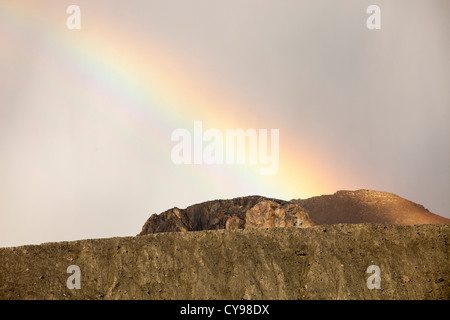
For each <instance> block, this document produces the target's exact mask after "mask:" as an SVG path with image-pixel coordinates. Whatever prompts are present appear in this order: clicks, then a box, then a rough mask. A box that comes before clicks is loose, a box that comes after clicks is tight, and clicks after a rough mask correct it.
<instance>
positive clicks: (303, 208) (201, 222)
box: [139, 190, 450, 235]
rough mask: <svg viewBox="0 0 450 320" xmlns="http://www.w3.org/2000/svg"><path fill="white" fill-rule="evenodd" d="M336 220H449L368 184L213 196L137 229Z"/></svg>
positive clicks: (230, 227)
mask: <svg viewBox="0 0 450 320" xmlns="http://www.w3.org/2000/svg"><path fill="white" fill-rule="evenodd" d="M335 223H380V224H395V225H414V224H440V223H450V219H447V218H444V217H441V216H438V215H435V214H433V213H431V212H429V211H428V210H427V209H425V208H424V207H423V206H421V205H418V204H416V203H414V202H411V201H408V200H406V199H403V198H401V197H399V196H397V195H394V194H391V193H387V192H379V191H372V190H357V191H338V192H336V193H335V194H333V195H324V196H319V197H313V198H310V199H304V200H302V199H295V200H291V201H283V200H278V199H270V198H265V197H261V196H248V197H241V198H235V199H231V200H214V201H208V202H204V203H200V204H195V205H192V206H190V207H188V208H186V209H179V208H173V209H170V210H167V211H165V212H163V213H161V214H153V215H152V216H151V217H150V218H149V219H148V220H147V222H146V223H145V224H144V226H143V227H142V231H141V233H140V234H139V235H145V234H150V233H158V232H176V231H199V230H218V229H228V230H235V229H258V228H273V227H300V228H304V227H310V226H313V225H319V224H335Z"/></svg>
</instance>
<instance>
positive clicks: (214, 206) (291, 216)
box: [139, 196, 314, 235]
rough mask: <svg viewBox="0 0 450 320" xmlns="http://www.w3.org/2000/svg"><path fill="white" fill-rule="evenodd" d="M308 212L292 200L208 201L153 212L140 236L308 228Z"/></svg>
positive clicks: (259, 198) (238, 199) (309, 222)
mask: <svg viewBox="0 0 450 320" xmlns="http://www.w3.org/2000/svg"><path fill="white" fill-rule="evenodd" d="M312 225H314V223H313V222H312V221H311V220H310V219H309V216H308V213H307V212H306V211H305V210H303V208H302V207H300V206H299V205H297V204H295V203H291V202H287V201H282V200H277V199H269V198H265V197H260V196H249V197H241V198H235V199H231V200H216V201H208V202H204V203H200V204H196V205H193V206H190V207H188V208H186V209H179V208H173V209H170V210H167V211H165V212H163V213H161V214H153V215H152V216H151V217H150V218H149V219H148V220H147V222H146V223H145V224H144V226H143V227H142V231H141V233H140V234H139V235H144V234H150V233H158V232H176V231H199V230H219V229H227V230H235V229H258V228H273V227H299V228H302V227H310V226H312Z"/></svg>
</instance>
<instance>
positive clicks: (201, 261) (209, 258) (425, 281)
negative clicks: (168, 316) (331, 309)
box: [0, 224, 450, 299]
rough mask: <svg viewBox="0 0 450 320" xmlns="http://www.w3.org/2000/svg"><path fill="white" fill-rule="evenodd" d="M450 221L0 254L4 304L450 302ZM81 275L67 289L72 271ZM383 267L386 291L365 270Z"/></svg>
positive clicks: (160, 236) (227, 233)
mask: <svg viewBox="0 0 450 320" xmlns="http://www.w3.org/2000/svg"><path fill="white" fill-rule="evenodd" d="M449 235H450V225H448V224H439V225H433V224H427V225H413V226H398V225H381V224H336V225H319V226H313V227H309V228H295V227H285V228H271V229H246V230H240V229H238V230H214V231H210V230H208V231H196V232H170V233H155V234H149V235H143V236H138V237H124V238H110V239H94V240H81V241H73V242H58V243H46V244H42V245H37V246H34V245H33V246H22V247H15V248H1V249H0V264H1V268H0V298H1V299H242V298H246V299H450V270H449V269H450V267H449V263H448V261H449V245H448V239H449ZM70 265H77V266H79V267H80V270H81V289H79V290H77V289H72V290H70V289H68V288H67V286H66V281H67V278H68V277H69V276H70V274H67V273H66V270H67V267H68V266H70ZM369 265H377V266H379V267H380V269H381V289H380V290H376V289H374V290H369V289H368V288H367V286H366V279H367V277H368V276H369V275H368V274H366V269H367V267H368V266H369Z"/></svg>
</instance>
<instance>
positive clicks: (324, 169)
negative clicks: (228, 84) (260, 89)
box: [0, 1, 357, 200]
mask: <svg viewBox="0 0 450 320" xmlns="http://www.w3.org/2000/svg"><path fill="white" fill-rule="evenodd" d="M65 5H66V4H62V3H57V4H55V1H39V2H32V3H29V2H26V3H24V2H22V1H2V3H1V4H0V37H1V39H2V42H3V43H14V45H15V46H23V48H22V49H23V50H28V49H29V47H28V45H27V44H25V43H16V42H14V35H15V34H17V33H19V34H21V35H26V36H27V37H28V39H29V41H30V43H32V42H36V39H39V41H38V42H39V43H40V44H41V48H42V51H40V52H30V58H38V59H39V61H40V62H39V63H40V67H41V69H42V77H43V81H48V82H50V83H52V84H54V86H55V92H58V91H61V92H70V90H71V89H70V88H67V85H66V84H64V83H60V81H58V79H57V77H58V74H60V73H61V72H64V74H66V75H67V77H70V79H71V83H74V85H75V86H77V85H78V86H79V85H82V86H84V87H86V88H88V91H87V92H89V94H90V95H92V99H93V101H96V102H98V103H99V105H101V106H102V107H103V108H104V114H108V117H109V120H108V121H109V123H111V126H112V127H111V128H110V130H111V132H112V134H114V135H115V139H116V143H118V144H121V145H126V146H127V148H128V150H130V155H128V156H129V157H135V158H136V159H133V161H139V163H140V165H149V164H148V160H149V159H154V161H153V162H152V165H158V164H162V163H164V161H170V149H171V148H172V146H173V143H172V142H171V141H170V132H171V131H173V130H174V129H176V128H188V129H190V128H191V127H192V124H193V121H195V120H202V121H203V123H204V124H205V125H207V126H208V127H211V128H212V127H214V128H244V129H245V128H248V122H247V123H246V119H251V118H252V115H251V114H250V113H249V112H247V111H246V110H247V109H248V108H246V106H248V104H249V103H251V102H249V101H246V102H242V101H234V100H233V99H227V98H224V97H226V96H227V95H226V92H225V93H224V92H223V91H224V89H223V88H220V89H218V88H210V82H209V79H211V78H214V75H211V74H204V73H203V74H202V73H200V72H199V71H197V70H195V68H190V67H189V65H187V63H186V61H184V60H183V59H182V57H180V56H178V55H177V54H174V53H173V52H172V51H171V50H169V45H168V44H167V42H166V41H165V39H159V38H158V37H156V36H155V35H151V34H145V35H143V34H137V33H136V32H135V31H133V30H127V29H126V27H121V26H120V25H119V26H117V28H115V29H114V30H111V29H109V28H111V26H110V25H108V24H107V22H105V21H103V20H102V17H103V16H102V14H101V13H99V18H98V19H95V22H91V23H90V24H89V23H87V22H82V29H81V30H80V31H71V30H67V28H65V16H64V13H65V7H64V6H65ZM82 8H83V7H82ZM82 21H84V20H82ZM58 23H59V24H58ZM167 41H170V40H167ZM58 86H64V87H58ZM205 87H208V90H205V89H204V88H205ZM230 90H231V88H230ZM74 94H75V93H74ZM85 112H86V113H87V114H89V110H85ZM258 118H259V119H263V121H262V122H263V123H265V124H267V123H270V119H267V118H265V116H264V115H258ZM123 121H132V123H133V128H134V130H135V131H136V132H137V134H138V136H141V137H144V138H145V137H151V139H148V140H145V139H144V138H143V141H135V140H131V139H128V140H127V138H126V137H124V135H122V134H121V133H122V132H121V131H120V129H117V128H120V127H121V124H122V123H123ZM105 126H106V125H105ZM267 129H270V127H269V128H267ZM168 133H169V134H168ZM142 143H148V144H151V146H152V147H151V148H144V150H143V149H142V148H141V146H142ZM164 154H167V156H161V155H164ZM155 155H159V156H158V157H155ZM330 160H331V159H330V155H329V154H327V153H326V152H324V151H323V150H321V149H319V148H316V149H311V148H310V149H307V150H306V149H305V148H304V147H302V143H301V139H299V137H297V136H295V135H291V134H289V132H286V131H283V128H280V167H279V172H278V174H276V175H273V176H260V174H259V167H255V166H249V165H228V166H227V165H224V166H223V167H221V168H217V167H214V168H209V167H208V166H195V165H191V166H189V167H187V168H186V170H189V171H190V174H191V176H192V178H194V177H195V179H196V180H195V181H197V183H202V184H205V185H206V186H207V187H208V188H212V189H214V190H216V192H217V194H220V195H223V196H222V197H223V198H226V197H230V196H235V195H238V194H239V195H245V194H261V195H265V196H269V197H276V198H280V199H286V200H289V199H292V198H299V197H301V198H306V197H311V196H315V195H320V194H325V193H333V192H335V191H336V190H337V189H342V188H348V187H354V185H353V184H352V183H353V181H357V180H356V179H355V177H349V176H345V177H343V176H342V175H341V174H340V173H339V172H337V169H336V168H333V167H332V166H330V165H328V164H327V163H329V162H330ZM205 200H209V199H205Z"/></svg>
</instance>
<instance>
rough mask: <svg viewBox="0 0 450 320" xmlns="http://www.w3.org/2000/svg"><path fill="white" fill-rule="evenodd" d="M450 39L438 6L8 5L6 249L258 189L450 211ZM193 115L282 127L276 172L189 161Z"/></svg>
mask: <svg viewBox="0 0 450 320" xmlns="http://www.w3.org/2000/svg"><path fill="white" fill-rule="evenodd" d="M72 2H73V3H72ZM75 3H76V4H77V5H78V6H79V7H80V8H81V29H80V30H68V29H67V27H66V19H67V17H68V16H69V15H68V14H67V13H66V8H67V6H69V5H70V4H75ZM371 4H377V5H379V6H380V8H381V29H380V30H368V29H367V27H366V19H367V18H368V16H369V15H368V14H367V13H366V8H367V7H368V6H369V5H371ZM448 30H450V3H449V2H448V1H437V0H432V1H421V0H401V1H400V0H397V1H361V0H348V1H335V0H319V1H309V0H308V1H300V0H298V1H268V0H266V1H261V0H258V1H256V0H253V1H249V0H246V1H241V0H239V1H238V0H227V1H207V0H191V1H181V0H169V1H167V0H164V1H159V0H158V1H115V0H114V1H111V0H109V1H106V0H105V1H95V3H92V1H85V0H78V1H70V2H69V1H56V0H55V1H49V0H46V1H38V2H37V3H34V4H32V5H30V4H29V3H28V2H26V1H2V3H1V4H0V41H1V43H2V50H0V246H12V245H24V244H38V243H41V242H48V241H62V240H76V239H85V238H100V237H112V236H128V235H135V234H137V233H139V232H140V228H141V227H142V225H143V224H144V222H145V220H146V219H147V218H148V217H149V216H150V215H151V214H152V213H160V212H162V211H164V210H166V209H169V208H172V207H174V206H178V207H181V208H183V207H186V206H188V205H191V204H194V203H198V202H202V201H207V200H213V199H217V198H231V197H235V196H245V195H250V194H261V195H264V196H268V197H278V198H283V199H285V200H290V199H291V198H301V197H309V196H313V195H321V194H326V193H334V192H335V191H337V190H341V189H347V190H348V189H374V190H380V191H387V192H392V193H395V194H397V195H399V196H402V197H404V198H406V199H408V200H411V201H414V202H416V203H419V204H422V205H424V206H425V207H426V208H428V209H429V210H430V211H431V212H433V213H436V214H439V215H441V216H445V217H448V218H450V210H449V207H450V125H449V121H450V90H449V84H450V37H449V34H448ZM192 88H196V90H194V89H192ZM194 120H200V121H203V124H204V126H205V127H213V128H217V129H218V130H225V129H227V128H230V129H233V128H237V127H239V128H244V129H247V128H255V129H261V128H262V129H270V128H276V129H279V130H280V148H281V149H280V150H281V151H280V172H281V173H280V175H279V176H276V175H275V176H272V177H261V176H259V175H258V174H257V173H256V174H255V172H259V171H258V170H254V169H255V168H254V166H250V165H249V166H247V165H244V166H242V165H241V166H238V165H236V166H235V167H236V168H235V167H233V165H228V166H220V165H217V166H207V165H197V166H195V167H193V166H191V165H181V166H177V165H175V164H174V163H173V162H172V161H171V159H170V152H171V149H172V147H173V145H174V143H173V142H172V141H171V140H170V137H171V133H172V132H173V130H175V129H177V128H180V127H183V128H186V129H187V130H191V131H192V130H193V127H192V126H193V121H194ZM221 120H222V121H223V122H221ZM189 126H190V127H189ZM223 132H224V131H223ZM305 159H309V160H308V161H309V162H307V160H305ZM288 160H289V161H290V162H291V163H294V164H295V163H297V164H298V166H297V168H296V169H295V170H294V168H295V166H294V167H286V166H287V165H285V163H286V161H288ZM302 161H303V162H302ZM319 164H320V165H319ZM321 168H323V170H322V169H321ZM283 170H284V171H283ZM288 170H289V171H296V173H294V172H292V175H293V176H294V175H295V174H297V176H296V179H297V181H288V180H289V179H288V178H286V177H289V174H286V172H285V171H288ZM283 172H285V173H284V175H281V174H282V173H283ZM303 172H305V173H303ZM277 179H278V180H277ZM281 180H283V181H281ZM284 182H285V183H284ZM275 185H276V186H277V187H275ZM279 185H285V187H282V188H279V187H278V186H279ZM296 186H298V190H297V189H296V188H297V187H296Z"/></svg>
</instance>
